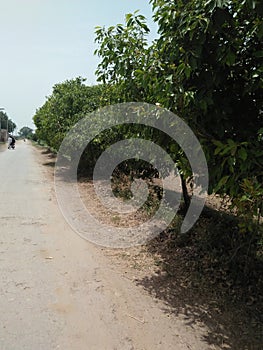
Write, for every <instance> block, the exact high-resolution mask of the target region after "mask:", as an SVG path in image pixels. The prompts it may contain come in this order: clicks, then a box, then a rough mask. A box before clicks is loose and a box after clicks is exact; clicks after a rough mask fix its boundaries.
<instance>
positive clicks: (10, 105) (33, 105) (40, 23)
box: [0, 0, 156, 130]
mask: <svg viewBox="0 0 263 350" xmlns="http://www.w3.org/2000/svg"><path fill="white" fill-rule="evenodd" d="M135 10H140V12H141V14H143V15H144V16H146V17H147V20H148V25H149V26H150V28H151V29H152V34H151V36H150V39H151V38H153V37H154V36H156V25H155V24H154V23H153V22H152V20H151V16H152V10H151V5H150V4H149V2H148V0H111V1H109V0H0V50H1V52H0V57H1V58H0V107H4V108H5V111H6V113H7V114H8V116H9V118H11V119H12V120H13V121H14V122H15V123H16V124H17V126H18V130H19V129H20V128H22V127H23V126H29V127H33V123H32V117H33V115H34V113H35V111H36V109H37V108H39V107H40V106H41V105H43V103H44V102H45V98H46V96H48V95H50V94H51V92H52V86H53V85H54V84H56V83H59V82H62V81H65V80H66V79H72V78H75V77H77V76H82V77H84V78H87V84H89V85H92V84H95V83H96V77H95V74H94V71H95V69H96V67H97V64H98V62H99V60H98V58H97V57H96V56H94V55H93V52H94V50H95V48H96V45H95V44H94V38H95V35H94V27H95V26H97V25H99V26H103V25H105V26H110V25H115V24H117V23H124V20H125V14H126V13H131V12H134V11H135Z"/></svg>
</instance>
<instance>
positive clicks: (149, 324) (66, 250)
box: [0, 142, 215, 350]
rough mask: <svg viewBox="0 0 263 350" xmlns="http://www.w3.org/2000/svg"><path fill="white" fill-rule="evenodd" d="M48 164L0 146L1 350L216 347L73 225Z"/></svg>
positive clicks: (24, 149)
mask: <svg viewBox="0 0 263 350" xmlns="http://www.w3.org/2000/svg"><path fill="white" fill-rule="evenodd" d="M1 148H2V149H1ZM46 168H47V167H46ZM46 168H45V166H44V165H42V163H41V152H39V151H36V150H35V149H34V147H32V146H31V145H30V144H28V143H24V142H18V144H17V148H16V150H14V151H8V150H6V147H4V149H3V146H1V147H0V269H1V274H0V349H1V350H22V349H26V350H31V349H34V350H42V349H43V350H44V349H45V350H51V349H63V350H82V349H83V350H84V349H85V350H104V349H105V350H114V349H116V350H132V349H133V350H146V349H147V350H155V349H162V350H169V349H173V350H177V349H178V350H179V349H180V350H181V349H183V350H184V349H194V350H196V349H200V350H201V349H202V350H205V349H215V347H209V346H208V344H207V343H205V341H204V340H203V336H204V335H205V331H206V330H205V329H202V328H200V329H193V328H191V327H189V326H186V324H185V322H184V320H182V319H179V318H178V319H177V318H174V317H172V316H171V315H170V316H169V315H167V314H165V313H164V312H163V311H162V304H161V303H159V302H157V300H154V299H152V298H151V297H150V296H148V295H147V294H146V293H144V291H143V290H141V289H139V288H138V287H136V286H135V285H134V284H133V283H132V281H129V280H128V279H125V278H124V277H123V276H122V275H121V274H120V273H118V271H116V270H114V269H113V268H112V267H111V266H110V265H109V263H108V261H107V260H106V258H104V257H103V256H102V252H101V250H100V248H98V247H96V246H93V245H92V244H90V243H89V242H87V241H85V240H83V239H82V238H80V237H79V236H78V235H77V234H76V233H75V232H73V231H72V230H71V228H70V227H69V226H68V225H67V223H66V222H65V220H64V218H63V216H62V214H61V213H60V211H59V209H58V207H57V203H56V199H55V194H54V186H53V182H52V179H51V177H50V176H47V170H46Z"/></svg>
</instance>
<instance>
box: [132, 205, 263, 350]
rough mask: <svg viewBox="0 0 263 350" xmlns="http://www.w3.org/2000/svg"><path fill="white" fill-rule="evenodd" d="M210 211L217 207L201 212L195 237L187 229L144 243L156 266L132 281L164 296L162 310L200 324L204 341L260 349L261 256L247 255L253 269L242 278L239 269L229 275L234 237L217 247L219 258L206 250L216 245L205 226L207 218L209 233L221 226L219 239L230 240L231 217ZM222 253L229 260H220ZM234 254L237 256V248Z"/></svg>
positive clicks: (242, 349)
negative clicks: (207, 213)
mask: <svg viewBox="0 0 263 350" xmlns="http://www.w3.org/2000/svg"><path fill="white" fill-rule="evenodd" d="M210 210H211V209H210ZM216 215H217V217H218V213H214V217H213V219H207V218H204V217H202V219H201V220H200V221H199V224H197V225H200V226H199V227H195V229H194V230H193V231H196V232H200V231H201V230H202V232H203V235H202V236H201V237H200V236H199V237H197V236H195V237H194V238H193V236H194V235H195V233H194V232H191V234H189V235H185V237H183V236H182V237H181V238H180V237H178V236H177V239H176V238H175V237H173V236H170V237H169V235H168V234H166V236H163V237H159V238H157V239H155V240H153V241H151V242H150V243H149V244H148V245H147V248H146V249H147V250H148V251H149V252H150V254H152V255H153V256H154V257H155V260H156V265H157V266H158V267H159V268H158V272H157V273H155V274H153V275H149V276H145V277H144V278H142V279H141V280H138V281H137V284H138V285H140V286H142V287H143V288H144V289H145V290H146V291H147V292H148V293H149V294H151V295H152V296H154V297H156V298H158V299H160V300H162V301H164V302H165V305H166V307H165V310H164V311H165V312H167V313H168V314H170V313H173V314H175V315H181V316H182V317H183V319H184V320H185V324H186V325H187V326H190V327H191V326H192V325H199V326H200V325H204V326H205V331H204V333H205V334H206V335H205V336H204V339H203V340H205V342H206V343H207V344H209V345H212V346H213V345H215V346H218V347H219V348H220V349H232V350H245V349H246V350H260V349H262V340H263V320H262V300H263V299H262V275H261V273H262V261H257V259H256V257H253V259H254V260H253V262H252V261H251V262H249V266H250V268H251V269H254V271H251V273H250V274H249V277H247V280H243V281H242V278H241V277H240V278H239V276H238V274H240V273H241V271H240V272H239V271H236V276H234V275H232V271H231V269H233V270H235V269H237V267H235V266H231V263H232V262H233V261H232V262H231V258H232V257H233V254H234V253H233V252H235V248H236V247H237V246H239V245H240V242H235V246H234V243H233V246H232V247H231V249H230V248H229V252H223V251H222V253H221V256H222V260H220V257H218V256H217V255H218V252H217V253H215V254H213V252H212V250H213V249H216V248H215V247H217V249H219V248H218V245H220V243H217V242H216V243H213V242H212V243H211V244H210V243H209V240H210V239H211V237H209V235H208V234H207V233H205V232H209V230H211V229H212V226H211V223H212V224H213V225H215V226H213V227H214V231H215V237H216V234H217V235H218V233H219V231H220V229H222V232H221V237H220V236H219V240H220V241H222V242H223V241H224V240H225V241H226V242H228V243H230V241H231V239H232V240H234V234H233V236H232V238H230V237H228V236H231V234H230V233H229V231H231V229H233V227H231V225H234V224H235V222H234V221H233V220H232V221H231V216H229V217H228V220H227V219H226V218H225V217H224V220H226V221H225V223H224V225H223V224H220V221H219V220H222V219H219V218H216ZM216 225H218V229H216ZM220 225H221V226H220ZM227 228H228V229H229V231H228V230H227ZM200 240H201V241H200ZM205 240H207V242H204V241H205ZM227 240H228V241H227ZM226 242H224V244H225V245H226ZM224 244H222V247H223V246H224ZM209 245H210V251H209ZM229 245H230V244H229ZM222 249H223V248H222ZM236 254H237V255H238V254H239V253H236ZM227 259H228V260H229V261H227V262H224V260H227ZM235 259H242V252H240V257H239V256H236V257H235ZM243 260H244V257H243ZM243 260H242V261H243ZM240 265H241V263H240ZM240 269H242V266H241V267H240ZM260 275H261V277H260ZM207 330H208V332H207Z"/></svg>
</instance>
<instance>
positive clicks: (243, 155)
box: [238, 147, 247, 161]
mask: <svg viewBox="0 0 263 350" xmlns="http://www.w3.org/2000/svg"><path fill="white" fill-rule="evenodd" d="M238 156H239V158H240V159H242V160H243V161H245V160H246V159H247V151H246V149H245V148H244V147H242V148H240V149H239V150H238Z"/></svg>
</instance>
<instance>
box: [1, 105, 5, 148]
mask: <svg viewBox="0 0 263 350" xmlns="http://www.w3.org/2000/svg"><path fill="white" fill-rule="evenodd" d="M4 110H5V109H4V108H3V107H0V111H4ZM1 141H2V125H1V118H0V142H1Z"/></svg>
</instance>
